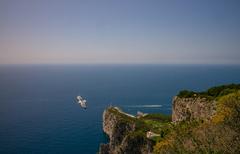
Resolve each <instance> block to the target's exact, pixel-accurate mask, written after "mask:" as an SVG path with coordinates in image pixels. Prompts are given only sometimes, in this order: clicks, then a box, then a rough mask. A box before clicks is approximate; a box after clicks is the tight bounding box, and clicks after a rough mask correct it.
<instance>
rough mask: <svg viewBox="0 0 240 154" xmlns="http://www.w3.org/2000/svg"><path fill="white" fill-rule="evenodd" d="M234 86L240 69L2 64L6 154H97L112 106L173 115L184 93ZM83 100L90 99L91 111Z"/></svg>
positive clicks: (1, 132)
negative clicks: (173, 107)
mask: <svg viewBox="0 0 240 154" xmlns="http://www.w3.org/2000/svg"><path fill="white" fill-rule="evenodd" d="M228 83H240V66H230V65H228V66H225V65H192V66H190V65H99V66H98V65H19V66H17V65H2V66H0V153H12V154H13V153H37V154H38V153H42V154H45V153H81V154H94V153H96V152H97V151H98V147H99V143H101V142H107V139H106V136H105V135H104V134H103V132H102V113H103V110H104V108H106V107H107V106H109V105H116V106H120V107H121V108H123V109H124V111H127V112H129V113H134V114H135V113H136V112H137V111H143V112H149V113H151V112H162V113H165V114H171V100H172V97H173V96H174V95H176V94H177V93H178V91H179V90H182V89H191V90H204V89H206V88H208V87H211V86H214V85H219V84H228ZM77 95H82V96H84V97H85V98H86V99H87V101H88V109H87V110H83V109H82V108H80V106H79V105H78V104H77V103H76V102H75V97H76V96H77ZM151 105H159V106H151Z"/></svg>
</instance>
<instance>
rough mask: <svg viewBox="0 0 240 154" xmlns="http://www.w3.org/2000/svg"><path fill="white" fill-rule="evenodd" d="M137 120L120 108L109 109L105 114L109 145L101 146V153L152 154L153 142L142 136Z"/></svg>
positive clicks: (104, 127) (104, 122) (104, 126)
mask: <svg viewBox="0 0 240 154" xmlns="http://www.w3.org/2000/svg"><path fill="white" fill-rule="evenodd" d="M137 120H138V119H137V118H135V117H133V116H130V115H129V114H125V113H124V112H122V111H121V110H120V109H119V108H116V107H109V108H107V109H106V110H105V111H104V113H103V131H104V132H105V133H106V134H107V135H108V137H109V143H108V144H101V145H100V150H99V153H100V154H122V153H129V154H130V153H132V154H138V153H151V152H152V150H153V141H151V140H149V139H147V138H146V137H145V135H144V134H141V132H140V131H139V130H140V129H139V126H138V125H137Z"/></svg>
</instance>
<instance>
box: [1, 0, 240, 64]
mask: <svg viewBox="0 0 240 154" xmlns="http://www.w3.org/2000/svg"><path fill="white" fill-rule="evenodd" d="M239 7H240V2H239V1H238V0H229V1H224V0H213V1H207V0H203V1H195V0H183V1H175V0H173V1H165V0H163V1H157V0H152V1H147V0H140V1H139V0H133V1H127V0H123V1H115V0H102V1H97V0H88V1H87V0H86V1H85V0H83V1H77V0H52V1H48V0H42V1H37V0H22V1H18V0H1V1H0V27H1V28H0V55H1V56H0V64H240V29H239V27H240V9H239Z"/></svg>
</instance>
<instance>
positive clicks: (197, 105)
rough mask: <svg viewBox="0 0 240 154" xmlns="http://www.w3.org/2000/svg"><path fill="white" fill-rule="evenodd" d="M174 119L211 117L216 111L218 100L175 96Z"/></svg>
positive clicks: (176, 120)
mask: <svg viewBox="0 0 240 154" xmlns="http://www.w3.org/2000/svg"><path fill="white" fill-rule="evenodd" d="M172 104H173V105H172V121H173V122H179V121H183V120H193V119H209V118H211V117H212V115H213V114H214V113H215V111H216V102H215V101H214V100H212V101H209V100H207V99H206V98H200V97H191V98H180V97H178V96H175V97H174V98H173V103H172Z"/></svg>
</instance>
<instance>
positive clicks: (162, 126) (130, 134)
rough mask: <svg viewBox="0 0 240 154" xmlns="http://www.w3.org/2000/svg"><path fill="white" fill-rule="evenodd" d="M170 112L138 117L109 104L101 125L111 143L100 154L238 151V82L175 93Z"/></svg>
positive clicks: (239, 108) (239, 133)
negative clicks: (170, 113) (236, 83)
mask: <svg viewBox="0 0 240 154" xmlns="http://www.w3.org/2000/svg"><path fill="white" fill-rule="evenodd" d="M171 116H172V118H171V119H172V120H170V118H169V117H168V116H164V115H162V114H148V115H146V116H144V117H140V118H136V117H132V116H130V115H128V114H125V113H124V112H122V111H121V110H119V109H118V108H113V107H110V108H108V109H106V110H105V111H104V113H103V130H104V132H105V133H106V134H107V135H108V136H109V143H108V144H102V145H101V146H100V149H99V153H100V154H150V153H156V154H172V153H186V154H188V153H189V154H191V153H229V154H234V153H240V85H235V84H231V85H223V86H218V87H213V88H210V89H208V90H207V91H204V92H192V91H186V90H185V91H182V92H180V93H179V94H178V95H177V96H175V97H174V98H173V101H172V115H171ZM147 134H156V135H154V137H151V136H150V137H149V136H147Z"/></svg>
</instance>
